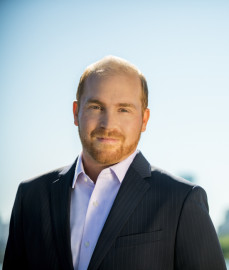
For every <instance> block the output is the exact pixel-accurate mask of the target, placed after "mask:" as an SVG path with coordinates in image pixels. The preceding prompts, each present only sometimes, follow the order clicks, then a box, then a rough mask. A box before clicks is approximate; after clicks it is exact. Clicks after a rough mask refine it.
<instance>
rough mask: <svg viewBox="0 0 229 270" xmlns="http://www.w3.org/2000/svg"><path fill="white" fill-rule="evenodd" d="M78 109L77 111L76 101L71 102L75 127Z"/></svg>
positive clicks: (77, 123)
mask: <svg viewBox="0 0 229 270" xmlns="http://www.w3.org/2000/svg"><path fill="white" fill-rule="evenodd" d="M78 109H79V105H78V101H76V100H75V101H73V116H74V124H75V125H76V126H78V125H79V122H78Z"/></svg>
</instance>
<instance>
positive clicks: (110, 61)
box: [76, 56, 148, 111]
mask: <svg viewBox="0 0 229 270" xmlns="http://www.w3.org/2000/svg"><path fill="white" fill-rule="evenodd" d="M115 74H133V75H136V76H137V77H138V78H139V79H140V81H141V86H142V97H141V100H142V110H143V111H144V110H145V109H146V108H147V107H148V86H147V82H146V79H145V77H144V75H143V74H142V73H141V72H140V71H139V69H138V68H137V67H136V66H134V65H133V64H131V63H130V62H128V61H126V60H124V59H122V58H120V57H116V56H106V57H104V58H102V59H101V60H99V61H98V62H95V63H93V64H91V65H90V66H88V67H87V68H86V69H85V71H84V73H83V74H82V76H81V77H80V81H79V85H78V89H77V92H76V99H77V101H78V105H79V106H80V98H81V96H82V94H83V91H84V85H85V82H86V80H87V79H88V78H89V77H91V76H97V77H106V76H111V75H115Z"/></svg>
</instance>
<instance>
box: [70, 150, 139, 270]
mask: <svg viewBox="0 0 229 270" xmlns="http://www.w3.org/2000/svg"><path fill="white" fill-rule="evenodd" d="M136 154H137V151H135V152H134V153H133V154H131V155H130V156H129V157H128V158H127V159H125V160H123V161H121V162H120V163H118V164H115V165H113V166H111V167H109V168H106V169H104V170H102V171H101V173H100V174H99V176H98V178H97V181H96V184H94V182H93V181H92V180H91V179H90V178H89V177H88V176H87V175H86V174H85V172H84V168H83V163H82V154H81V155H80V156H79V158H78V161H77V164H76V170H75V175H74V179H73V183H72V194H71V212H70V225H71V249H72V259H73V266H74V270H86V269H87V268H88V265H89V262H90V260H91V257H92V254H93V251H94V248H95V246H96V243H97V241H98V238H99V235H100V233H101V231H102V228H103V226H104V223H105V221H106V219H107V216H108V214H109V212H110V209H111V207H112V205H113V202H114V200H115V197H116V195H117V193H118V190H119V188H120V185H121V183H122V181H123V179H124V177H125V174H126V172H127V170H128V168H129V166H130V164H131V163H132V161H133V159H134V157H135V156H136Z"/></svg>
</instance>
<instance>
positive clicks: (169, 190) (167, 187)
mask: <svg viewBox="0 0 229 270" xmlns="http://www.w3.org/2000/svg"><path fill="white" fill-rule="evenodd" d="M132 167H133V169H134V170H135V171H136V173H138V174H139V175H140V176H141V178H143V179H144V180H145V181H147V182H148V183H149V185H150V186H151V189H152V190H153V191H155V192H157V193H159V194H161V196H163V197H167V198H175V197H176V198H179V197H180V198H182V200H184V199H185V198H186V197H188V196H189V195H190V193H193V194H196V195H197V196H199V195H200V194H203V196H204V197H206V193H205V191H204V190H203V189H202V188H201V187H199V186H197V185H196V184H195V183H192V182H190V181H187V180H185V179H184V178H182V177H179V176H176V175H173V174H171V173H169V172H168V171H166V170H164V169H161V168H158V167H156V166H152V165H150V163H149V162H148V161H147V160H146V158H145V157H144V156H143V155H142V153H141V152H140V153H138V154H137V156H136V158H135V160H134V162H133V163H132ZM201 196H202V195H201Z"/></svg>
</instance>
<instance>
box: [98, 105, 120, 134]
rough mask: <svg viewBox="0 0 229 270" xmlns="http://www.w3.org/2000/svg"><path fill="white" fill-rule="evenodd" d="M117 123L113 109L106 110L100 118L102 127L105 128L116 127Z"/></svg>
mask: <svg viewBox="0 0 229 270" xmlns="http://www.w3.org/2000/svg"><path fill="white" fill-rule="evenodd" d="M116 125H117V118H116V116H115V113H114V112H112V111H111V110H106V111H104V112H103V114H102V115H101V119H100V127H101V128H104V129H107V130H109V129H114V128H115V127H116Z"/></svg>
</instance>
